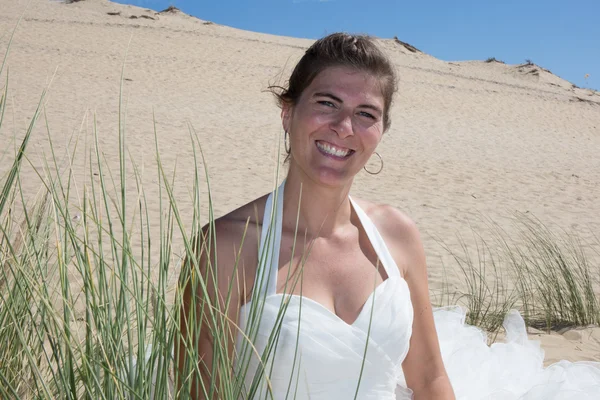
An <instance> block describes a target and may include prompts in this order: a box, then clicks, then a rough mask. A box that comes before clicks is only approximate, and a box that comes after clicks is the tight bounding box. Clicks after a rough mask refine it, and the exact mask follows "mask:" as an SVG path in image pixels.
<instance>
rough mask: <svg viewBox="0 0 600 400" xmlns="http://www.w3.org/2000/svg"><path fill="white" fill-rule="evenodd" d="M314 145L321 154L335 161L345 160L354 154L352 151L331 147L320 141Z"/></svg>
mask: <svg viewBox="0 0 600 400" xmlns="http://www.w3.org/2000/svg"><path fill="white" fill-rule="evenodd" d="M315 143H316V145H317V148H318V149H319V151H320V152H321V153H322V154H324V155H326V156H328V157H331V158H334V159H336V160H345V159H347V158H348V157H350V156H351V155H352V153H354V150H351V149H347V148H344V147H337V146H334V145H332V144H331V143H328V142H324V141H321V140H319V141H316V142H315Z"/></svg>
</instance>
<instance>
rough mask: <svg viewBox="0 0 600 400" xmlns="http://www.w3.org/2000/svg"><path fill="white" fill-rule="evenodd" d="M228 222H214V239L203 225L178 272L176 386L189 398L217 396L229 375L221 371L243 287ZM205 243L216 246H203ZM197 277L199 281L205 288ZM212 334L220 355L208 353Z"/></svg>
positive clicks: (229, 361) (227, 366)
mask: <svg viewBox="0 0 600 400" xmlns="http://www.w3.org/2000/svg"><path fill="white" fill-rule="evenodd" d="M227 225H230V224H228V223H226V222H222V223H217V224H216V225H215V226H216V241H215V238H214V237H213V238H212V239H211V240H209V238H208V236H207V235H208V229H203V231H202V233H203V237H202V238H201V239H200V240H198V248H197V251H196V254H198V256H197V257H196V260H197V263H196V265H194V262H192V261H191V260H186V262H185V263H184V266H183V268H184V269H185V270H183V269H182V273H181V288H182V308H181V310H180V317H181V321H180V329H181V336H177V339H179V340H178V341H177V342H176V357H177V360H176V361H177V366H178V372H179V374H178V379H177V390H178V391H183V392H187V393H189V394H190V398H191V399H197V400H206V399H208V398H211V399H218V398H222V396H220V393H219V392H220V391H222V384H223V381H222V380H226V379H230V378H231V376H222V374H223V373H226V374H229V373H232V372H233V363H234V358H233V355H234V348H235V339H236V337H237V325H236V324H237V320H238V315H239V306H240V299H241V298H242V297H241V296H242V295H243V291H242V290H241V288H240V286H242V287H243V286H244V285H243V283H242V284H240V282H239V280H238V278H239V276H240V275H241V274H239V273H236V271H235V270H234V266H235V265H236V258H237V257H238V255H239V253H238V252H236V251H235V248H236V247H237V248H238V249H239V246H240V244H239V243H238V245H237V246H234V243H235V238H233V237H232V236H237V235H232V232H235V231H236V229H231V228H233V227H232V226H227ZM240 241H241V239H240ZM209 242H210V243H216V244H213V245H212V246H211V247H212V248H208V244H207V243H209ZM217 261H218V267H217ZM238 268H241V266H238ZM198 276H200V277H201V279H202V280H203V281H204V283H205V287H206V291H205V290H204V289H203V288H202V285H201V284H200V279H198ZM228 297H229V299H228ZM192 311H194V312H193V313H192ZM201 316H202V317H201ZM191 332H193V334H191ZM217 332H218V333H217ZM215 336H217V340H218V343H217V344H216V345H217V346H219V348H220V349H222V350H226V354H224V353H220V354H219V357H215V354H214V351H213V350H214V346H215V339H216V338H215ZM186 363H187V366H186ZM193 363H195V365H194V364H193ZM219 371H220V373H219ZM223 371H227V372H223ZM211 386H212V387H211ZM210 393H212V396H211V395H210Z"/></svg>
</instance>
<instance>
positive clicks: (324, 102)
mask: <svg viewBox="0 0 600 400" xmlns="http://www.w3.org/2000/svg"><path fill="white" fill-rule="evenodd" d="M318 103H319V104H322V105H324V106H327V107H335V105H334V104H333V103H332V102H330V101H327V100H321V101H319V102H318Z"/></svg>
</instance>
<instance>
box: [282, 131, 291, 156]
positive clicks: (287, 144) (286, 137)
mask: <svg viewBox="0 0 600 400" xmlns="http://www.w3.org/2000/svg"><path fill="white" fill-rule="evenodd" d="M283 146H284V147H285V152H286V153H287V154H290V151H291V150H292V146H291V145H290V141H289V134H288V131H285V133H284V134H283Z"/></svg>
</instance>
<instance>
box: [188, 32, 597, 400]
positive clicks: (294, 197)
mask: <svg viewBox="0 0 600 400" xmlns="http://www.w3.org/2000/svg"><path fill="white" fill-rule="evenodd" d="M275 89H279V90H278V91H276V95H277V98H278V100H279V105H280V107H281V120H282V126H283V130H284V132H285V133H286V136H287V135H289V146H287V148H286V150H287V152H288V160H289V169H288V173H287V177H286V179H285V180H284V181H283V183H282V184H281V185H280V186H279V188H278V189H277V190H275V191H274V192H273V193H269V194H266V195H264V196H262V197H260V198H258V199H256V200H253V201H251V202H250V203H248V204H246V205H244V206H242V207H240V208H238V209H236V210H234V211H232V212H231V213H229V214H227V215H225V216H223V217H221V218H219V219H217V220H215V221H214V222H213V224H212V225H210V226H207V227H206V228H205V233H206V235H204V236H203V240H204V242H206V243H204V244H200V246H201V247H199V248H203V249H208V251H204V252H202V253H201V255H200V256H199V263H198V264H199V265H200V271H201V272H202V273H203V274H205V276H206V278H205V282H207V284H206V287H209V289H208V290H207V289H206V287H204V286H203V287H202V288H200V287H198V288H194V287H193V286H192V285H189V284H188V285H187V286H186V287H185V293H184V308H183V310H182V315H183V317H184V318H182V319H181V321H182V324H181V332H182V335H183V336H184V338H183V340H182V341H181V342H180V343H179V345H180V351H179V352H178V354H179V359H178V361H179V367H180V369H181V368H183V366H185V365H190V364H192V365H195V364H197V365H198V370H199V373H197V374H195V377H194V374H187V373H184V372H182V374H180V376H182V377H185V379H183V378H181V381H180V382H178V385H179V388H180V390H181V391H186V390H188V391H189V392H190V393H192V397H194V394H196V396H195V398H211V399H212V398H219V399H220V398H229V397H228V394H227V393H224V392H223V391H221V392H219V390H220V389H219V388H222V386H221V385H220V384H219V383H218V382H219V380H221V379H225V378H227V379H230V378H231V376H233V377H234V378H233V381H240V382H241V385H242V387H243V389H242V390H241V391H238V392H236V396H234V397H233V398H237V397H241V398H244V399H247V398H261V399H262V398H274V399H285V398H296V399H313V400H314V399H317V400H318V399H323V400H325V399H327V400H347V399H352V398H354V399H372V400H394V399H396V400H397V399H409V398H414V399H436V400H437V399H440V400H447V399H454V398H455V392H456V393H457V395H458V396H457V397H459V398H464V399H481V398H502V399H505V398H511V399H512V398H528V399H529V398H534V399H549V398H556V399H558V398H565V397H560V396H564V395H565V394H567V391H568V393H573V390H575V391H576V393H577V395H578V396H579V397H578V398H587V397H582V396H584V395H587V394H591V395H592V397H589V398H594V397H593V395H594V393H596V392H593V391H594V390H598V387H599V386H600V367H599V365H598V364H594V363H588V364H584V363H581V364H569V363H563V364H561V365H560V366H558V367H556V368H554V369H552V370H544V369H543V368H542V367H541V365H542V364H541V360H543V352H540V351H539V348H537V347H536V346H535V345H532V344H531V343H530V342H528V341H527V335H526V333H525V331H524V329H525V328H524V324H523V323H522V319H521V318H520V316H519V315H518V314H515V313H511V314H509V316H508V318H507V320H506V321H507V331H508V337H509V339H512V341H511V342H510V343H508V344H506V345H505V346H502V345H496V346H495V347H493V348H489V347H487V346H486V344H485V342H484V341H482V340H481V338H482V335H481V333H480V331H478V330H476V329H475V328H472V327H469V326H466V325H464V318H463V316H462V314H460V313H456V312H453V311H451V310H436V311H435V320H434V311H433V310H432V307H431V301H430V298H429V290H428V283H427V268H426V262H425V253H424V250H423V245H422V242H421V239H420V235H419V232H418V230H417V228H416V225H415V223H414V222H413V221H412V220H411V219H410V218H409V217H407V216H406V215H404V214H403V213H402V212H401V211H399V210H397V209H395V208H393V207H390V206H388V205H385V204H376V203H371V202H367V201H363V200H360V199H356V198H351V197H350V196H349V193H350V189H351V187H352V183H353V180H354V177H355V176H356V175H357V174H358V173H359V172H360V170H361V169H362V168H364V166H365V164H366V163H367V161H368V160H369V159H370V157H371V156H372V155H373V154H374V153H375V150H376V148H377V146H378V145H379V143H380V141H381V138H382V135H383V134H384V132H385V131H386V130H387V129H389V127H390V124H391V121H390V116H389V110H390V107H391V104H392V99H393V95H394V93H395V91H396V77H395V74H394V68H393V66H392V64H391V63H390V61H389V60H388V59H387V58H386V56H385V55H384V54H383V52H382V51H381V50H380V49H379V48H378V47H377V45H376V44H375V42H374V41H373V40H372V39H370V38H369V37H366V36H354V35H349V34H345V33H336V34H333V35H330V36H327V37H325V38H322V39H320V40H318V41H317V42H315V43H314V44H313V45H312V46H311V47H310V48H309V49H308V50H307V51H306V53H305V54H304V56H303V57H302V59H301V60H300V61H299V63H298V65H297V66H296V67H295V69H294V71H293V73H292V75H291V77H290V79H289V86H288V87H287V88H273V90H274V91H275ZM217 260H218V263H217ZM217 265H218V267H217ZM190 275H193V274H190ZM212 287H214V290H213V289H211V288H212ZM214 307H218V308H219V307H220V308H219V309H220V310H223V314H224V316H225V317H226V318H225V320H226V321H227V322H226V323H225V324H224V326H225V329H226V330H227V332H225V333H219V335H218V336H219V338H220V339H222V338H225V343H217V344H215V343H216V341H215V335H214V334H213V333H211V332H215V330H214V329H213V330H212V331H211V330H210V329H203V330H202V329H201V330H200V333H199V334H198V335H197V337H195V338H194V340H195V342H194V343H192V344H193V346H197V348H198V350H199V351H198V353H197V354H196V356H197V359H194V360H189V354H190V353H189V352H187V353H186V351H185V348H186V346H188V348H189V340H188V339H187V338H186V337H185V335H186V334H188V332H194V331H196V332H198V330H196V329H195V328H196V327H195V326H191V327H190V326H188V325H187V323H186V321H189V320H192V321H193V320H198V319H195V318H189V317H188V316H189V315H190V314H192V313H193V314H195V315H200V316H202V315H207V314H208V313H209V311H210V310H211V309H213V308H214ZM257 310H258V311H257ZM200 321H202V323H201V325H202V326H210V325H211V324H212V325H214V322H213V321H211V320H205V319H202V318H201V319H200ZM202 326H201V327H202ZM188 335H189V334H188ZM220 339H219V340H220ZM440 343H441V344H442V346H441V349H440ZM219 346H224V347H225V348H226V351H225V353H223V352H220V351H219V352H218V353H215V351H216V350H217V349H218V348H219ZM442 354H443V355H444V356H443V357H442ZM227 357H231V358H232V359H234V362H233V363H232V365H235V367H234V368H231V370H227V369H223V368H219V367H215V365H216V364H219V363H221V364H222V363H223V360H224V359H225V360H226V361H227V360H228V358H227ZM574 372H575V373H574ZM581 372H583V374H582V373H581ZM557 373H558V374H563V375H562V376H561V380H557V379H556V376H557ZM449 376H450V378H449ZM582 377H583V378H582ZM230 380H231V379H230ZM215 382H217V383H216V384H215ZM451 382H452V385H454V388H453V386H452V385H451ZM211 385H213V386H211ZM540 385H541V387H542V389H541V391H540ZM200 386H204V387H209V386H211V387H212V388H215V387H216V388H217V389H214V390H211V392H212V393H213V394H212V395H210V394H206V393H208V391H207V392H206V393H205V394H199V393H201V392H202V391H199V390H197V389H198V387H200ZM560 388H564V389H565V390H566V391H561V390H559V389H560ZM590 388H591V389H590ZM221 390H222V389H221ZM549 391H550V392H549ZM238 395H239V396H238ZM549 395H552V396H557V397H549ZM531 396H533V397H531Z"/></svg>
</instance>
